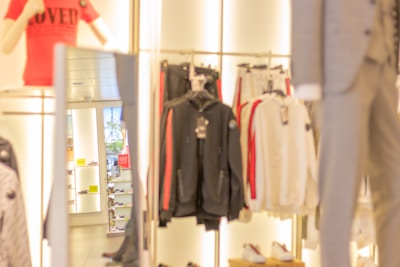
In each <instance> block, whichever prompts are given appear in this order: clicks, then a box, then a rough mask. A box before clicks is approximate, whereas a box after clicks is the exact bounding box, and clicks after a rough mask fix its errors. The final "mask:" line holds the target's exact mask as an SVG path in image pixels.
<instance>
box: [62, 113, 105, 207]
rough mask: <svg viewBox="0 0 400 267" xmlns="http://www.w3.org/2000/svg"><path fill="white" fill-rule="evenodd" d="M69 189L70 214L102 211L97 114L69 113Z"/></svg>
mask: <svg viewBox="0 0 400 267" xmlns="http://www.w3.org/2000/svg"><path fill="white" fill-rule="evenodd" d="M67 125H68V126H67V145H66V146H67V147H66V150H67V170H66V173H67V189H68V210H69V213H72V214H76V213H90V212H100V211H101V206H100V171H99V163H98V148H97V132H96V131H94V130H93V129H96V127H95V126H96V111H95V109H93V108H86V109H72V110H68V111H67Z"/></svg>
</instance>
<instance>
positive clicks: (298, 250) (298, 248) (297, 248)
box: [292, 215, 303, 260]
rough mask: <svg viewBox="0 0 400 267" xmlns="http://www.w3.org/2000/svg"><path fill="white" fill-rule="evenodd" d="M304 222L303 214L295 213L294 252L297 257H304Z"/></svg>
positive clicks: (293, 220) (293, 227)
mask: <svg viewBox="0 0 400 267" xmlns="http://www.w3.org/2000/svg"><path fill="white" fill-rule="evenodd" d="M302 224H303V217H302V216H301V215H293V218H292V252H293V254H294V256H295V257H296V259H298V260H301V259H302V248H303V246H302Z"/></svg>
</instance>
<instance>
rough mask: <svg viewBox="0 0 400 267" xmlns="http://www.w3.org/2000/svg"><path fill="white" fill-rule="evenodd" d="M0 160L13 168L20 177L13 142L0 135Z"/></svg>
mask: <svg viewBox="0 0 400 267" xmlns="http://www.w3.org/2000/svg"><path fill="white" fill-rule="evenodd" d="M0 162H2V163H4V164H6V165H7V166H9V167H10V168H12V169H13V170H14V171H15V172H16V174H17V177H18V163H17V158H16V156H15V152H14V149H13V146H12V145H11V143H10V142H9V141H8V140H7V139H5V138H3V137H1V136H0Z"/></svg>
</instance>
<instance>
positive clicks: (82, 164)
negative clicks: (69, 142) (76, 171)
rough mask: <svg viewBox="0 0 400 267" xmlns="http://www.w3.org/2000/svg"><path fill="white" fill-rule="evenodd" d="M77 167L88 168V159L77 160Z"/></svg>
mask: <svg viewBox="0 0 400 267" xmlns="http://www.w3.org/2000/svg"><path fill="white" fill-rule="evenodd" d="M76 165H77V166H86V159H84V158H81V159H77V160H76Z"/></svg>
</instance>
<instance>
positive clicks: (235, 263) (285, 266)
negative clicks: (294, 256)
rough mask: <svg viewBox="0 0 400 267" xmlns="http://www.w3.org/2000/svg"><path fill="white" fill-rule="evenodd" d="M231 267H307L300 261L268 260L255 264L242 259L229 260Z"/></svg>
mask: <svg viewBox="0 0 400 267" xmlns="http://www.w3.org/2000/svg"><path fill="white" fill-rule="evenodd" d="M229 267H305V263H304V262H302V261H300V260H293V261H279V260H276V259H273V258H267V260H266V261H265V263H253V262H249V261H245V260H242V259H229Z"/></svg>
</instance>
